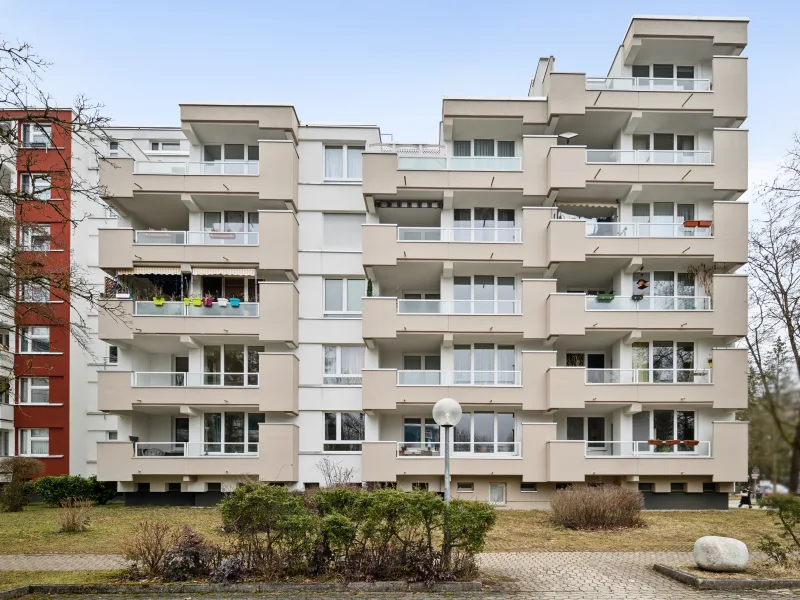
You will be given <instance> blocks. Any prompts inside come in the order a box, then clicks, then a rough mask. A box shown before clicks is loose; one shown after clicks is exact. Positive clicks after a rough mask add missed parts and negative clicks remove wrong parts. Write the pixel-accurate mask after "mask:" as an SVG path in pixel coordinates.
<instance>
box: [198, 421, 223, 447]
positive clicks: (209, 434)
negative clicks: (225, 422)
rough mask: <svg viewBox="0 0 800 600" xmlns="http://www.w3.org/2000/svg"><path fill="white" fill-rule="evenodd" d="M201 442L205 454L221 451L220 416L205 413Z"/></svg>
mask: <svg viewBox="0 0 800 600" xmlns="http://www.w3.org/2000/svg"><path fill="white" fill-rule="evenodd" d="M203 441H204V442H205V451H206V452H220V451H221V450H222V444H221V442H222V414H221V413H205V415H204V416H203Z"/></svg>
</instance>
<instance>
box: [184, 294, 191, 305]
mask: <svg viewBox="0 0 800 600" xmlns="http://www.w3.org/2000/svg"><path fill="white" fill-rule="evenodd" d="M190 302H191V299H190V298H188V297H187V296H184V297H183V305H184V306H189V303H190Z"/></svg>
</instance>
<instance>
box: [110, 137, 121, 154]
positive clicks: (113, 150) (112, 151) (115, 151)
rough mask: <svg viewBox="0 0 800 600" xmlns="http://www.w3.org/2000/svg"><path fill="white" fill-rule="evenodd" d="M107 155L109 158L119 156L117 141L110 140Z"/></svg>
mask: <svg viewBox="0 0 800 600" xmlns="http://www.w3.org/2000/svg"><path fill="white" fill-rule="evenodd" d="M108 155H109V156H111V157H114V156H119V141H118V140H112V141H110V142H108Z"/></svg>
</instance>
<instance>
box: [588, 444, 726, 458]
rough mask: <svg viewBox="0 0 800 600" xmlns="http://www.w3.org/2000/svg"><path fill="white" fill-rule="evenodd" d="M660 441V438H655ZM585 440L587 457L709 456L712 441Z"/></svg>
mask: <svg viewBox="0 0 800 600" xmlns="http://www.w3.org/2000/svg"><path fill="white" fill-rule="evenodd" d="M653 441H654V442H655V441H659V440H653ZM660 441H661V443H660V444H650V443H649V441H640V442H633V441H597V442H585V444H586V446H585V452H584V455H585V456H586V458H608V457H614V458H709V457H710V456H711V442H707V441H699V440H660Z"/></svg>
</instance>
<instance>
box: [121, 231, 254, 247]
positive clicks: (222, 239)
mask: <svg viewBox="0 0 800 600" xmlns="http://www.w3.org/2000/svg"><path fill="white" fill-rule="evenodd" d="M133 243H134V244H144V245H177V246H220V245H222V246H231V245H239V246H257V245H258V232H257V231H156V230H150V229H148V230H142V231H134V233H133Z"/></svg>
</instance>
